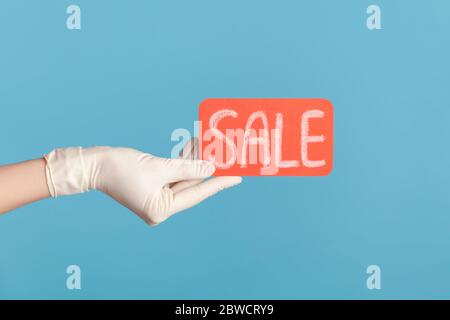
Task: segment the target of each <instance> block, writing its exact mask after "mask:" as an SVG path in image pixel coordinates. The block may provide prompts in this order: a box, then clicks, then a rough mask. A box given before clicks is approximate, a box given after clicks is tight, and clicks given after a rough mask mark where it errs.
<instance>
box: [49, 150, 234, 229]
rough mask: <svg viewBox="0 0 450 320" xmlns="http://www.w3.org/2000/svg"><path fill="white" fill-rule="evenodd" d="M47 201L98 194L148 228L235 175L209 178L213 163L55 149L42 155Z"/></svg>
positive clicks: (132, 152) (223, 185) (225, 185)
mask: <svg viewBox="0 0 450 320" xmlns="http://www.w3.org/2000/svg"><path fill="white" fill-rule="evenodd" d="M45 159H46V162H47V165H46V170H45V171H46V181H47V184H48V189H49V191H50V194H51V196H52V197H57V196H61V195H69V194H76V193H81V192H86V191H89V190H99V191H102V192H104V193H106V194H107V195H109V196H110V197H112V198H113V199H115V200H116V201H118V202H119V203H121V204H122V205H124V206H125V207H127V208H129V209H130V210H131V211H133V212H135V213H136V214H137V215H138V216H139V217H141V218H142V219H143V220H144V221H146V222H147V223H148V224H150V225H156V224H158V223H161V222H162V221H164V220H166V219H167V218H169V217H170V216H172V215H173V214H175V213H177V212H179V211H182V210H185V209H187V208H190V207H192V206H194V205H196V204H198V203H199V202H201V201H203V200H205V199H206V198H208V197H209V196H211V195H213V194H215V193H217V192H218V191H220V190H223V189H226V188H228V187H231V186H234V185H236V184H239V183H240V182H241V178H240V177H215V178H212V179H208V180H203V179H205V178H208V177H210V176H211V175H212V174H213V173H214V169H215V168H214V165H213V164H211V163H210V162H207V161H202V160H186V159H166V158H160V157H157V156H154V155H151V154H148V153H143V152H140V151H138V150H134V149H130V148H112V147H91V148H86V149H83V148H81V147H74V148H65V149H56V150H53V151H52V152H50V153H49V154H48V155H46V156H45Z"/></svg>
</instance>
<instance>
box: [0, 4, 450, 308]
mask: <svg viewBox="0 0 450 320" xmlns="http://www.w3.org/2000/svg"><path fill="white" fill-rule="evenodd" d="M72 3H75V4H77V5H79V6H80V7H81V16H82V29H81V30H72V31H70V30H68V29H67V28H66V18H67V16H68V15H67V14H66V8H67V6H68V5H70V4H72ZM372 3H375V4H378V5H380V6H381V9H382V28H383V29H382V30H379V31H377V30H375V31H370V30H368V29H367V27H366V18H367V14H366V8H367V7H368V6H369V5H370V4H372ZM449 12H450V2H449V1H446V0H441V1H438V0H435V1H406V0H403V1H381V0H377V1H373V2H372V1H364V0H347V1H331V0H330V1H299V0H283V1H273V0H272V1H268V0H254V1H238V0H227V1H224V0H220V1H218V0H191V1H184V0H177V1H165V0H158V1H156V0H152V1H143V0H142V1H128V2H127V1H87V0H78V1H76V2H71V1H60V0H58V1H57V0H53V1H50V0H46V1H31V0H29V1H20V0H14V1H13V0H8V1H2V2H1V4H0V41H1V46H0V108H1V117H0V119H1V126H0V139H1V146H2V149H1V152H0V163H3V164H4V163H11V162H17V161H20V160H24V159H30V158H36V157H39V156H41V155H42V154H44V153H47V152H48V151H50V150H52V149H53V148H55V147H64V146H77V145H82V146H90V145H113V146H129V147H134V148H138V149H140V150H144V151H148V152H151V153H154V154H158V155H162V156H169V155H170V150H171V148H172V147H173V146H174V144H175V143H174V142H172V141H171V140H170V134H171V132H172V130H174V129H176V128H180V127H183V128H188V129H190V130H192V126H193V121H194V120H195V119H196V118H197V106H198V104H199V103H200V102H201V101H202V100H203V99H204V98H208V97H322V98H327V99H330V100H331V101H332V102H333V104H334V111H335V162H334V169H333V172H332V173H331V175H330V176H327V177H309V178H299V177H264V178H261V177H251V178H250V177H249V178H246V179H244V182H243V183H242V184H241V185H240V186H238V187H236V188H234V189H230V190H227V191H225V192H223V193H221V194H220V195H217V196H215V197H214V198H211V199H210V200H209V201H207V202H204V203H202V204H201V205H199V206H197V207H195V208H193V209H191V210H189V211H186V212H184V213H183V214H179V215H177V216H176V217H173V218H172V219H170V220H168V221H166V222H165V223H163V224H162V225H160V226H158V227H156V228H149V227H148V226H147V225H145V224H144V223H143V222H142V221H141V220H140V219H138V218H137V217H136V216H135V215H134V214H132V213H130V212H129V211H128V210H127V209H125V208H123V207H121V206H120V205H119V204H117V203H115V202H114V201H112V200H110V199H109V198H108V197H106V196H104V195H103V194H100V193H98V192H92V193H89V194H85V195H76V196H71V197H62V198H58V199H57V200H45V201H42V202H39V203H35V204H32V205H30V206H28V207H24V208H21V209H18V210H16V211H15V212H13V213H9V214H6V215H3V216H1V217H0V298H63V299H72V298H74V299H79V298H139V299H140V298H150V299H152V298H162V299H165V298H193V299H196V298H238V299H240V298H255V299H259V298H268V299H269V298H275V299H278V298H288V299H291V298H364V299H365V298H376V299H378V298H450V250H449V249H450V197H449V181H450V168H449V164H450V148H449V146H448V140H449V138H450V125H449V120H450V103H449V101H450V90H449V84H450V62H449V61H450V59H449V57H450V44H449V41H448V39H449V33H450V32H449V31H450V19H448V14H449ZM71 264H77V265H79V266H80V267H81V269H82V290H80V291H69V290H67V289H66V277H67V275H66V273H65V271H66V267H67V266H68V265H71ZM371 264H376V265H379V266H380V267H381V270H382V289H381V290H368V289H367V287H366V279H367V274H366V268H367V266H369V265H371Z"/></svg>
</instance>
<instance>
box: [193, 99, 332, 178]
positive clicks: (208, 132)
mask: <svg viewBox="0 0 450 320" xmlns="http://www.w3.org/2000/svg"><path fill="white" fill-rule="evenodd" d="M199 120H200V127H199V150H200V158H201V159H205V160H211V161H214V163H215V165H216V173H215V174H214V175H216V176H230V175H233V176H234V175H236V176H323V175H327V174H329V173H330V172H331V169H332V165H333V106H332V104H331V102H330V101H328V100H326V99H206V100H204V101H203V102H202V103H201V104H200V106H199Z"/></svg>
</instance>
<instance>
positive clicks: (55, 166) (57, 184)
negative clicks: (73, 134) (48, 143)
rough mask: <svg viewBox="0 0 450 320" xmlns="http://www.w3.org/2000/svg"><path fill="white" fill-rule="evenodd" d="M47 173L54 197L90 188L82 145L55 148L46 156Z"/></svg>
mask: <svg viewBox="0 0 450 320" xmlns="http://www.w3.org/2000/svg"><path fill="white" fill-rule="evenodd" d="M44 159H45V160H46V162H47V165H46V167H45V174H46V177H47V186H48V189H49V191H50V194H51V196H52V197H54V198H56V197H57V196H62V195H69V194H76V193H82V192H86V191H88V190H89V187H88V179H87V175H86V168H85V164H84V160H83V155H82V148H81V147H72V148H64V149H55V150H53V151H52V152H50V153H49V154H47V155H45V156H44Z"/></svg>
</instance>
